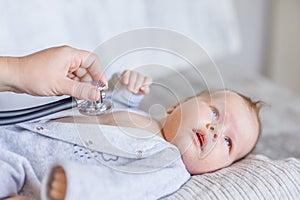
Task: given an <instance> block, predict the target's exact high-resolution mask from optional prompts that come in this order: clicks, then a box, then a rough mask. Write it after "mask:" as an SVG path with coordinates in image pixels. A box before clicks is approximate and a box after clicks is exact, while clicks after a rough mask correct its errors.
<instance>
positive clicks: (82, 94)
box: [64, 80, 100, 101]
mask: <svg viewBox="0 0 300 200" xmlns="http://www.w3.org/2000/svg"><path fill="white" fill-rule="evenodd" d="M64 85H65V86H66V87H65V91H64V93H65V94H68V95H70V96H73V97H76V98H78V99H84V100H87V101H96V100H98V99H99V98H100V92H99V90H98V89H97V87H96V86H94V85H91V84H90V83H83V82H79V81H74V80H66V83H65V84H64Z"/></svg>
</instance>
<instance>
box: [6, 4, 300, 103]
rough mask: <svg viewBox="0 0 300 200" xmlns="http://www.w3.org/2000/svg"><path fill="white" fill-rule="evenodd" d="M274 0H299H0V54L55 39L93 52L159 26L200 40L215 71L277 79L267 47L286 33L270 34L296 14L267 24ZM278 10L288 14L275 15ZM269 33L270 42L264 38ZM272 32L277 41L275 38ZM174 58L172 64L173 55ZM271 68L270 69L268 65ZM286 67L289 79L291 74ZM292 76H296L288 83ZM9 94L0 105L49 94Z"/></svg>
mask: <svg viewBox="0 0 300 200" xmlns="http://www.w3.org/2000/svg"><path fill="white" fill-rule="evenodd" d="M274 2H277V6H276V7H275V8H277V10H278V9H279V8H281V7H282V6H281V4H283V2H289V3H291V2H294V4H297V2H298V4H299V1H298V0H287V1H284V0H274V1H272V0H252V1H248V0H210V1H204V0H189V1H185V0H164V1H161V0H152V1H147V0H128V1H122V0H87V1H80V0H73V1H68V0H53V1H46V0H29V1H23V0H1V1H0V27H1V31H0V55H2V56H5V55H7V56H21V55H26V54H29V53H32V52H35V51H38V50H40V49H44V48H47V47H50V46H57V45H63V44H67V45H71V46H74V47H77V48H82V49H87V50H91V51H93V50H94V49H95V48H96V47H97V45H99V44H100V43H102V42H103V41H106V40H107V39H109V38H111V37H112V36H114V35H116V34H119V33H121V32H124V31H128V30H132V29H136V28H142V27H162V28H168V29H171V30H174V31H178V32H180V33H182V34H184V35H186V36H188V37H190V38H191V39H193V40H195V41H196V42H198V43H199V44H201V45H203V46H204V47H205V49H206V50H207V51H208V53H209V55H210V56H212V57H215V58H216V61H217V64H218V66H219V67H220V68H221V69H222V70H226V68H229V67H230V68H235V69H236V70H237V71H240V72H243V73H260V74H265V75H268V76H269V77H271V78H273V79H274V80H278V77H280V78H282V77H281V76H280V75H281V74H282V73H283V71H284V70H281V71H280V70H279V71H278V70H277V69H285V68H282V67H280V66H283V65H285V64H283V63H282V62H281V61H283V60H285V59H286V57H282V58H279V59H277V61H276V62H275V61H274V60H276V58H277V56H278V55H279V56H280V55H283V53H281V51H277V50H274V49H281V45H279V42H280V41H281V42H280V44H283V43H284V41H286V39H287V37H285V36H286V35H288V34H286V33H284V34H279V35H280V36H278V34H277V33H278V31H280V30H283V29H282V28H286V26H283V25H284V24H286V21H290V19H291V20H294V21H296V22H298V21H297V19H296V18H297V17H298V16H299V15H297V14H295V15H293V16H291V18H290V19H289V18H285V20H284V21H282V22H281V23H279V24H278V23H274V21H275V22H276V21H277V20H278V19H274V18H275V17H274V14H272V15H271V14H270V13H274V9H272V8H274V7H272V5H273V3H274ZM280 2H281V4H280ZM279 4H280V5H279ZM284 4H285V5H287V4H288V3H284ZM278 5H279V6H278ZM289 6H291V4H289ZM279 10H280V9H279ZM294 10H295V9H294ZM276 13H280V12H279V11H277V12H276ZM295 13H297V11H295ZM298 13H300V12H298ZM286 14H289V12H288V11H285V13H284V14H282V15H284V16H286ZM275 16H276V15H275ZM277 16H278V15H277ZM280 19H282V17H281V18H280ZM271 22H272V23H271ZM274 24H277V25H274ZM298 24H299V23H298ZM292 26H293V25H292ZM274 27H276V28H275V29H274ZM289 28H290V27H289ZM274 30H275V31H274ZM276 30H277V33H276V34H275V32H276ZM283 32H284V31H281V33H283ZM273 33H274V34H273ZM272 34H273V36H272V37H271V38H273V39H270V35H272ZM288 36H290V35H288ZM278 37H279V38H285V40H283V39H281V40H278ZM274 41H275V42H276V41H278V42H277V43H274ZM291 41H294V40H291ZM298 41H299V40H298ZM272 44H277V45H275V46H274V45H272ZM270 50H272V51H270ZM286 50H288V49H284V50H283V49H282V51H286ZM293 52H295V51H293ZM296 57H298V56H296ZM278 60H279V61H278ZM174 62H177V61H175V59H174ZM274 62H275V63H278V64H275V63H274ZM296 62H297V60H295V61H294V62H293V63H296ZM172 64H173V63H172ZM271 66H277V67H275V68H276V70H275V68H272V67H271ZM293 66H296V65H293ZM297 66H299V65H297ZM296 68H297V67H296ZM296 68H295V67H294V68H293V69H296ZM297 69H298V68H297ZM274 70H275V71H274ZM290 71H291V72H292V74H294V76H295V74H297V73H298V72H297V71H293V70H290ZM275 74H277V75H275ZM298 74H299V73H298ZM286 77H289V76H288V75H286V76H285V78H283V79H284V80H285V81H286V80H288V78H286ZM295 79H297V77H296V76H295V78H294V79H293V82H294V80H295ZM279 82H280V81H279ZM281 82H284V81H281ZM290 82H291V81H290ZM299 85H300V84H299ZM15 96H16V95H15V94H10V93H2V94H0V108H18V107H24V106H27V105H29V104H36V103H43V102H46V101H49V98H34V97H28V96H27V95H17V97H18V98H15ZM20 96H21V97H22V98H21V99H20V98H19V97H20Z"/></svg>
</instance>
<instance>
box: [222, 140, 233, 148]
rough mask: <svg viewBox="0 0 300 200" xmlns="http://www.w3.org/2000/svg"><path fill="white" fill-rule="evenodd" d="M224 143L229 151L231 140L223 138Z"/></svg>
mask: <svg viewBox="0 0 300 200" xmlns="http://www.w3.org/2000/svg"><path fill="white" fill-rule="evenodd" d="M224 140H225V143H226V145H227V146H228V148H229V149H230V148H231V146H232V142H231V139H230V138H229V137H224Z"/></svg>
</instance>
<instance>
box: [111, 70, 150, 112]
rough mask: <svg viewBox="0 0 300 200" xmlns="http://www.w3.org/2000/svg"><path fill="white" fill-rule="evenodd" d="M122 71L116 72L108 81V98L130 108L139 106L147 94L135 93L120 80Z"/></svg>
mask: <svg viewBox="0 0 300 200" xmlns="http://www.w3.org/2000/svg"><path fill="white" fill-rule="evenodd" d="M121 74H122V73H115V74H114V75H113V76H112V78H111V79H110V80H109V82H108V86H109V89H108V92H107V98H108V99H111V100H112V101H115V102H118V103H120V104H122V105H125V106H127V107H130V108H137V107H138V106H139V105H140V103H141V101H142V100H143V98H144V97H145V95H143V94H134V93H132V92H130V91H129V90H127V89H126V88H125V87H124V86H122V85H121V84H120V82H119V80H120V76H121Z"/></svg>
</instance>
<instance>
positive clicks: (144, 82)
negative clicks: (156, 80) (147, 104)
mask: <svg viewBox="0 0 300 200" xmlns="http://www.w3.org/2000/svg"><path fill="white" fill-rule="evenodd" d="M120 83H121V84H122V85H123V86H125V87H126V88H127V89H128V90H129V91H131V92H133V93H135V94H148V93H149V92H150V87H149V86H150V85H151V84H152V78H151V77H149V76H145V75H143V74H140V73H138V72H135V71H130V70H125V71H124V72H123V74H122V75H121V77H120Z"/></svg>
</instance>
